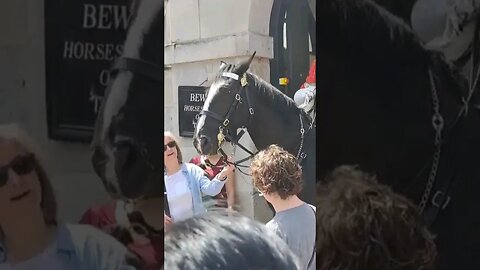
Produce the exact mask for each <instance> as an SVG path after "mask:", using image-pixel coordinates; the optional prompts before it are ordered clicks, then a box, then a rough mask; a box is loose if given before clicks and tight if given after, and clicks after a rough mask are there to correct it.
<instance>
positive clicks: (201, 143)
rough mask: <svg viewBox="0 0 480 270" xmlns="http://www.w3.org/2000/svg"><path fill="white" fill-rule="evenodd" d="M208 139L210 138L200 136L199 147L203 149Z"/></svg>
mask: <svg viewBox="0 0 480 270" xmlns="http://www.w3.org/2000/svg"><path fill="white" fill-rule="evenodd" d="M209 141H210V140H209V139H208V137H207V136H204V135H202V136H200V147H201V148H202V149H204V148H205V147H206V146H207V145H208V142H209Z"/></svg>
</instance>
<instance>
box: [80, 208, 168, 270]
mask: <svg viewBox="0 0 480 270" xmlns="http://www.w3.org/2000/svg"><path fill="white" fill-rule="evenodd" d="M115 206H116V204H115V202H113V203H109V204H107V205H103V206H99V207H92V208H90V209H88V210H87V211H86V212H85V213H84V214H83V216H82V218H81V219H80V222H79V223H80V224H88V225H92V226H94V227H96V228H98V229H101V230H103V231H105V232H106V233H110V228H112V227H113V226H115V225H116V224H117V222H116V219H115ZM127 248H128V249H129V250H130V251H131V252H133V253H134V254H136V255H137V256H138V257H139V258H140V260H141V263H142V267H141V268H140V269H141V270H158V269H160V268H162V267H163V259H164V258H163V235H162V236H160V237H156V238H154V239H150V242H149V243H148V244H139V243H131V244H129V245H128V246H127Z"/></svg>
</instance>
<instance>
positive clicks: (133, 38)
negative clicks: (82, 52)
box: [92, 0, 164, 199]
mask: <svg viewBox="0 0 480 270" xmlns="http://www.w3.org/2000/svg"><path fill="white" fill-rule="evenodd" d="M163 4H164V2H163V1H157V0H143V1H135V2H134V5H133V6H134V9H133V10H134V11H133V14H132V20H131V22H130V24H129V29H128V33H127V38H126V41H125V47H124V51H123V53H122V55H121V57H120V58H119V59H118V60H117V62H116V64H115V66H114V68H113V70H114V73H113V74H112V77H111V81H110V83H109V87H108V89H107V92H106V95H105V100H104V102H103V105H102V108H101V110H100V113H99V115H98V118H97V122H96V127H95V134H94V139H93V142H92V147H93V149H94V153H93V156H92V164H93V167H94V168H95V171H96V173H97V174H98V175H99V176H100V178H101V179H102V181H103V183H104V185H105V188H106V190H107V191H108V192H109V193H110V194H111V195H112V196H113V197H120V198H128V199H138V198H141V197H163V186H162V185H161V184H162V183H161V182H162V181H160V179H161V177H162V175H163V156H162V152H161V148H162V147H161V145H162V142H161V140H160V139H159V138H160V136H161V135H160V134H161V132H162V129H163V125H162V124H161V122H160V121H159V120H158V118H159V117H160V116H161V115H162V112H163V106H162V104H161V100H162V98H163V90H162V89H163V87H164V83H163V75H162V74H163V69H162V68H161V67H162V66H163V51H162V49H161V48H162V47H163V31H164V26H163V19H164V8H163Z"/></svg>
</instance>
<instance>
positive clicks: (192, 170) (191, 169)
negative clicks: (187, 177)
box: [183, 163, 203, 174]
mask: <svg viewBox="0 0 480 270" xmlns="http://www.w3.org/2000/svg"><path fill="white" fill-rule="evenodd" d="M183 166H185V169H186V170H187V172H189V173H201V174H203V170H202V168H200V167H198V166H197V165H195V164H193V163H183Z"/></svg>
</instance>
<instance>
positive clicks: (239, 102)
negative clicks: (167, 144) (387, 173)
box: [193, 55, 316, 203]
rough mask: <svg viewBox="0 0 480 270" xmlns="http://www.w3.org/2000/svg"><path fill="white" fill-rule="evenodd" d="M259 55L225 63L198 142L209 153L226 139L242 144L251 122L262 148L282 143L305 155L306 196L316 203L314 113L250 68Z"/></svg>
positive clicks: (199, 148)
mask: <svg viewBox="0 0 480 270" xmlns="http://www.w3.org/2000/svg"><path fill="white" fill-rule="evenodd" d="M253 57H254V55H252V57H250V59H248V60H246V61H243V62H241V63H239V64H238V65H227V64H225V63H223V64H222V65H221V66H220V69H219V71H218V73H217V76H216V78H215V80H214V81H213V83H212V85H211V86H210V88H209V89H208V91H207V93H206V100H205V104H204V106H203V110H202V112H201V113H200V114H201V116H200V117H199V119H198V123H197V125H196V128H195V133H194V141H193V143H194V146H195V148H196V149H197V151H198V152H199V153H200V154H204V155H209V154H215V153H217V152H218V151H219V148H220V149H221V144H222V143H223V142H224V139H225V140H227V141H230V142H231V143H233V144H236V145H238V146H240V147H242V145H239V144H238V139H239V138H238V137H239V134H241V133H239V134H237V130H238V129H239V128H245V129H246V130H247V131H248V133H249V135H250V137H251V138H252V141H253V142H254V144H255V146H256V148H257V149H258V150H261V149H265V148H267V147H268V146H269V145H271V144H278V145H279V146H281V147H283V148H284V149H285V150H287V151H288V152H290V153H292V154H293V155H295V156H297V157H298V158H299V160H300V164H301V165H302V167H303V176H304V187H303V190H302V193H301V194H300V196H301V198H302V199H303V200H305V201H307V202H309V203H314V199H315V182H316V181H315V169H314V168H315V127H314V126H313V124H312V119H311V118H310V117H309V116H308V115H307V114H306V113H305V111H304V110H301V109H299V108H298V107H297V106H296V104H295V102H294V101H293V100H292V99H290V98H289V97H288V96H286V95H285V94H283V93H282V92H280V90H278V89H276V88H275V87H273V86H272V85H271V84H269V83H267V82H265V81H264V80H262V79H261V78H259V77H258V76H256V75H254V74H252V73H249V72H247V70H248V68H249V66H250V64H251V62H252V60H253ZM247 150H248V149H247ZM249 151H250V150H249ZM220 152H221V151H220ZM250 152H251V154H253V151H250Z"/></svg>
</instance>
